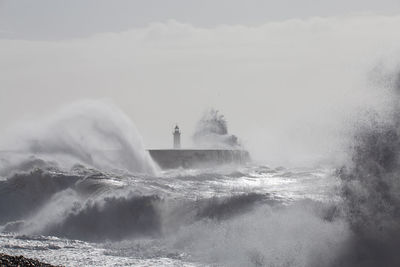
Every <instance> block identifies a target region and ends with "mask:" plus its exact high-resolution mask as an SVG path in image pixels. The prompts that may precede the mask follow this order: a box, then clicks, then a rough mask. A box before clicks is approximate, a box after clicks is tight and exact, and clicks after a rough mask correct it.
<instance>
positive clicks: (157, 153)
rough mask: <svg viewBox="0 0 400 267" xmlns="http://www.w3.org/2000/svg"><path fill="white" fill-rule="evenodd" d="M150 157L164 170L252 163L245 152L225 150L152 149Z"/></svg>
mask: <svg viewBox="0 0 400 267" xmlns="http://www.w3.org/2000/svg"><path fill="white" fill-rule="evenodd" d="M148 151H149V153H150V156H151V157H152V158H153V160H154V161H155V162H156V163H157V164H158V165H159V166H160V167H161V168H162V169H175V168H179V167H183V168H199V167H212V166H217V165H223V164H244V163H246V162H248V161H250V155H249V153H248V152H247V151H245V150H224V149H150V150H148Z"/></svg>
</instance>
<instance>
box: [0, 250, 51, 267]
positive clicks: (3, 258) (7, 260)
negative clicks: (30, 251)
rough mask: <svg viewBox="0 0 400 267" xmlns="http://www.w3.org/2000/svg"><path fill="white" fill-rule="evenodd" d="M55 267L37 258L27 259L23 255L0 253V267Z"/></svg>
mask: <svg viewBox="0 0 400 267" xmlns="http://www.w3.org/2000/svg"><path fill="white" fill-rule="evenodd" d="M6 266H7V267H8V266H12V267H14V266H15V267H25V266H31V267H56V266H54V265H51V264H47V263H43V262H40V261H38V260H33V259H28V258H25V257H23V256H10V255H6V254H3V253H0V267H6Z"/></svg>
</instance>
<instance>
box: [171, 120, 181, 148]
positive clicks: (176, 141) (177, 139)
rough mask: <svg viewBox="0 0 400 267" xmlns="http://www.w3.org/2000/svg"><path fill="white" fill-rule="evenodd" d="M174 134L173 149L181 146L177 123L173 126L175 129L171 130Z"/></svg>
mask: <svg viewBox="0 0 400 267" xmlns="http://www.w3.org/2000/svg"><path fill="white" fill-rule="evenodd" d="M173 135H174V149H180V148H181V132H180V131H179V127H178V125H176V126H175V131H174V132H173Z"/></svg>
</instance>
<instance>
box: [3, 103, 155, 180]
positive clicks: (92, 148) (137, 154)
mask: <svg viewBox="0 0 400 267" xmlns="http://www.w3.org/2000/svg"><path fill="white" fill-rule="evenodd" d="M10 136H11V137H10ZM10 136H8V138H7V139H6V142H4V143H3V145H2V149H3V151H4V150H6V151H7V152H8V154H7V155H6V156H3V158H6V160H4V161H2V162H0V167H1V168H0V170H2V171H3V173H4V172H5V171H6V170H7V169H13V170H16V169H19V168H20V167H23V166H19V165H20V164H22V161H21V157H22V158H23V161H24V162H25V163H24V164H23V165H24V166H26V156H27V155H28V156H33V157H34V160H35V161H36V162H39V161H38V159H40V160H44V161H46V162H56V163H57V164H58V166H59V167H61V168H63V167H66V168H67V169H68V168H70V167H72V166H73V165H75V164H77V163H79V164H84V165H86V166H91V167H94V168H98V169H103V170H112V169H121V170H126V171H129V172H133V173H148V174H154V173H155V171H156V168H155V165H154V163H153V161H152V159H151V158H150V156H149V154H148V152H147V151H145V149H144V145H143V142H142V138H141V136H140V135H139V133H138V131H137V130H136V128H135V126H134V125H133V123H132V122H131V121H130V119H129V118H128V117H127V116H126V115H125V114H124V113H123V112H122V111H121V110H119V109H118V108H117V107H116V106H114V105H112V104H110V103H106V102H104V101H81V102H78V103H75V104H72V105H69V106H66V107H64V108H62V109H61V110H60V111H58V112H56V113H55V114H54V115H52V116H49V117H47V118H45V119H42V120H37V121H34V122H29V123H23V124H19V125H18V126H16V127H14V129H13V130H11V134H10ZM0 156H1V155H0ZM12 159H15V160H12ZM31 162H32V161H31ZM33 165H34V164H33ZM42 165H43V164H42ZM41 167H42V166H41ZM3 175H7V174H3Z"/></svg>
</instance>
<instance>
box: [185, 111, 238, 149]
mask: <svg viewBox="0 0 400 267" xmlns="http://www.w3.org/2000/svg"><path fill="white" fill-rule="evenodd" d="M193 141H194V143H195V144H196V146H198V147H203V148H224V149H237V148H240V147H241V145H240V143H239V140H238V138H237V137H236V136H235V135H231V134H229V133H228V123H227V121H226V119H225V117H224V115H222V114H221V113H220V112H219V111H218V110H216V109H210V110H207V111H206V112H204V114H203V116H202V118H201V119H200V120H199V121H198V122H197V125H196V130H195V133H194V135H193Z"/></svg>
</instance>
